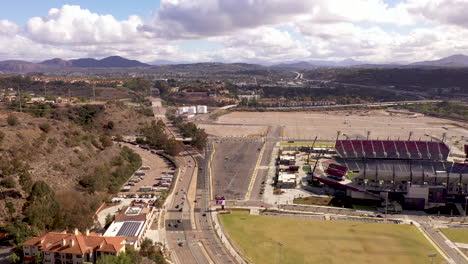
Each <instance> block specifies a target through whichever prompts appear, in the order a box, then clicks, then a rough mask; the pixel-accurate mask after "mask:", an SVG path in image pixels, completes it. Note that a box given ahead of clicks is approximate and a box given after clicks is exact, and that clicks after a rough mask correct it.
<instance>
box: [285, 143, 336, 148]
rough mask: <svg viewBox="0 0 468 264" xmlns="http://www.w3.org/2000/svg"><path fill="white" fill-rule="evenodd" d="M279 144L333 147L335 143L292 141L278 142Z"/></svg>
mask: <svg viewBox="0 0 468 264" xmlns="http://www.w3.org/2000/svg"><path fill="white" fill-rule="evenodd" d="M280 145H281V146H312V145H314V147H334V146H335V143H324V142H322V143H321V142H315V144H313V142H293V143H290V142H280Z"/></svg>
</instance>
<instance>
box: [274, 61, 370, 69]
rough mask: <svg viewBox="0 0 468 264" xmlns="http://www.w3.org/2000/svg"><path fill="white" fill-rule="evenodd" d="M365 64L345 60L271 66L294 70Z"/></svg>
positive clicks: (300, 62)
mask: <svg viewBox="0 0 468 264" xmlns="http://www.w3.org/2000/svg"><path fill="white" fill-rule="evenodd" d="M361 64H365V63H364V62H359V61H355V60H353V59H346V60H342V61H325V60H314V61H299V62H289V63H281V64H277V65H273V67H282V68H294V69H309V68H318V67H350V66H356V65H361Z"/></svg>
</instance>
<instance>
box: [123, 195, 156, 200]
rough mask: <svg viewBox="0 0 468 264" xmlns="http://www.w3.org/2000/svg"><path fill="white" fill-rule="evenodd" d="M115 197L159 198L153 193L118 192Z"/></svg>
mask: <svg viewBox="0 0 468 264" xmlns="http://www.w3.org/2000/svg"><path fill="white" fill-rule="evenodd" d="M117 198H127V199H128V198H134V199H135V198H144V199H151V198H159V196H158V195H155V194H119V195H117Z"/></svg>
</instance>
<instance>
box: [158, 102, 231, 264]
mask: <svg viewBox="0 0 468 264" xmlns="http://www.w3.org/2000/svg"><path fill="white" fill-rule="evenodd" d="M152 101H153V106H154V107H153V111H154V113H155V116H156V118H159V119H162V120H163V121H165V122H166V123H167V120H166V119H165V117H164V116H163V113H164V112H165V111H164V109H163V108H162V106H161V104H160V99H158V98H152ZM168 129H169V130H170V131H169V132H170V133H171V134H175V133H176V131H172V128H171V127H170V126H168ZM211 151H212V150H211V147H210V146H208V147H207V149H206V155H202V154H200V153H199V152H198V151H196V150H194V149H192V148H189V147H187V148H186V149H185V151H184V152H183V153H182V154H181V156H180V157H178V158H177V164H178V167H179V170H180V172H179V174H178V178H177V179H176V180H175V182H174V188H173V190H172V192H171V193H170V194H169V196H168V198H167V201H166V204H165V207H164V210H163V213H162V216H161V225H163V226H161V234H162V235H161V237H163V241H164V242H165V244H166V247H167V248H168V249H169V250H170V252H171V256H170V257H171V259H172V261H173V262H174V263H176V264H192V263H193V264H205V263H208V264H225V263H226V264H228V263H236V262H235V261H234V259H233V258H232V256H231V255H229V254H228V253H227V251H226V250H225V248H224V246H223V244H222V243H221V241H220V239H219V238H218V237H217V235H216V233H215V232H214V230H213V223H212V220H211V219H212V218H211V212H210V207H211V206H210V203H212V199H211V189H210V188H211V184H210V179H209V174H208V172H209V168H207V165H208V160H207V159H206V158H205V157H208V158H209V157H211ZM203 154H205V153H203Z"/></svg>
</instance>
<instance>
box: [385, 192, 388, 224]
mask: <svg viewBox="0 0 468 264" xmlns="http://www.w3.org/2000/svg"><path fill="white" fill-rule="evenodd" d="M385 194H386V195H385V221H387V205H388V191H387V192H385Z"/></svg>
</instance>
